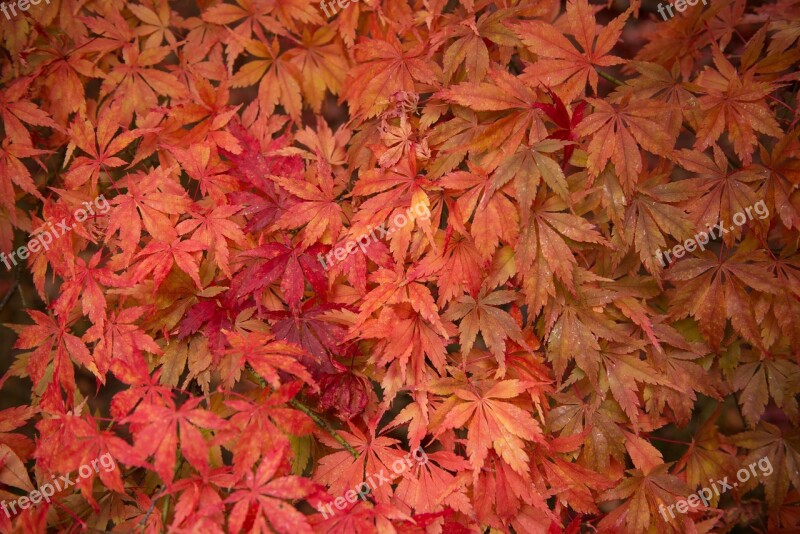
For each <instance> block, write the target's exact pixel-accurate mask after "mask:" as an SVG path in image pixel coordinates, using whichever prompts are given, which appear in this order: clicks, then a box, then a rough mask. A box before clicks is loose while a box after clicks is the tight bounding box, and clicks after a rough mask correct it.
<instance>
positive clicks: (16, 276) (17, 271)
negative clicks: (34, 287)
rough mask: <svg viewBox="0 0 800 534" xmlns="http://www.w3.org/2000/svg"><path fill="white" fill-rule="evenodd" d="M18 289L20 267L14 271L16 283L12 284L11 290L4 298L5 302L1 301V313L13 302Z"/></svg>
mask: <svg viewBox="0 0 800 534" xmlns="http://www.w3.org/2000/svg"><path fill="white" fill-rule="evenodd" d="M17 288H19V267H17V268H16V269H14V282H13V283H12V284H11V289H9V290H8V293H6V295H5V296H4V297H3V300H2V301H0V311H3V308H5V307H6V304H8V301H9V300H11V297H12V296H13V295H14V293H16V291H17Z"/></svg>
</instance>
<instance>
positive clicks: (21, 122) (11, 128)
mask: <svg viewBox="0 0 800 534" xmlns="http://www.w3.org/2000/svg"><path fill="white" fill-rule="evenodd" d="M32 81H33V78H32V77H29V76H25V77H21V78H18V79H17V80H15V81H14V82H13V83H11V84H9V85H8V86H7V87H5V88H4V89H3V90H2V91H0V117H2V119H3V130H4V131H5V133H6V135H7V136H8V139H9V141H11V142H13V143H14V144H16V145H24V146H29V147H32V146H33V141H32V140H31V134H30V132H29V131H28V128H27V127H26V126H25V124H28V125H30V126H45V127H47V128H53V129H56V130H58V129H60V126H59V125H58V123H56V122H55V121H54V120H53V119H51V118H50V116H49V115H48V114H47V113H46V112H45V111H42V110H41V109H40V108H39V107H38V106H37V105H36V104H34V103H33V102H30V101H28V100H26V99H25V98H24V97H25V96H26V93H27V91H28V89H29V88H30V85H31V82H32Z"/></svg>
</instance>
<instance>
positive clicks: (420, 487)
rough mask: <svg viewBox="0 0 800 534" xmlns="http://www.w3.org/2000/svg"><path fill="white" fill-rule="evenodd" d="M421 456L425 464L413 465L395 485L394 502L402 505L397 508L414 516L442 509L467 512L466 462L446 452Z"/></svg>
mask: <svg viewBox="0 0 800 534" xmlns="http://www.w3.org/2000/svg"><path fill="white" fill-rule="evenodd" d="M424 454H425V456H424V459H425V461H424V462H420V461H418V462H416V463H415V465H414V466H412V467H411V469H410V470H409V471H410V473H408V475H409V476H406V477H403V479H402V480H401V481H400V483H399V484H398V485H397V490H396V491H395V502H398V501H399V502H400V503H402V505H399V506H398V507H399V508H400V509H401V510H414V512H416V514H425V513H434V512H438V511H442V510H443V509H450V510H456V511H459V512H462V513H465V514H469V513H471V511H472V506H471V505H470V502H469V499H467V496H466V494H465V493H464V487H465V486H466V484H467V483H468V477H467V476H465V475H466V474H467V473H466V471H467V470H468V469H469V462H467V461H466V460H465V459H464V458H462V457H461V456H458V455H456V454H453V453H452V452H448V451H436V452H432V453H430V454H428V453H424ZM415 458H416V456H415ZM452 473H455V474H452Z"/></svg>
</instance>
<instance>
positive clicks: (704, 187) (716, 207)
mask: <svg viewBox="0 0 800 534" xmlns="http://www.w3.org/2000/svg"><path fill="white" fill-rule="evenodd" d="M676 160H677V162H678V164H679V165H680V166H681V167H683V168H685V169H686V170H689V171H691V172H694V173H696V174H697V178H696V179H693V180H694V181H693V182H690V183H689V184H687V185H690V186H694V187H696V188H697V190H699V191H701V192H702V194H701V195H696V196H695V198H694V199H692V200H690V201H689V202H687V203H686V209H687V211H688V212H689V215H690V217H691V220H692V221H693V222H694V223H695V225H696V226H697V227H699V228H702V227H703V226H706V227H710V228H712V229H713V225H716V224H717V223H718V222H719V223H720V224H721V225H722V227H723V228H720V229H718V230H716V233H717V236H718V237H719V234H722V240H723V242H724V243H725V245H726V246H728V247H730V246H732V245H733V243H734V241H735V239H736V238H737V237H739V236H741V235H742V230H741V229H740V228H739V227H738V226H733V225H732V224H731V222H732V220H733V216H734V215H735V214H736V213H739V212H742V213H744V212H745V209H746V208H750V209H751V210H752V206H753V205H755V204H757V203H758V201H759V197H758V195H757V193H756V192H755V191H753V187H752V186H751V185H750V184H751V183H753V182H758V181H760V180H763V179H764V174H765V173H764V172H758V170H757V169H753V168H746V169H742V170H735V171H733V172H731V170H729V169H728V161H727V160H726V158H725V156H724V154H723V152H722V150H720V149H719V148H716V147H715V148H714V159H713V160H712V159H711V158H709V157H708V156H706V155H705V154H702V153H699V152H696V151H690V150H686V149H684V150H681V151H680V152H679V153H678V154H677V156H676ZM723 229H725V230H728V231H727V232H723V231H722V230H723Z"/></svg>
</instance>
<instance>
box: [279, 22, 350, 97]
mask: <svg viewBox="0 0 800 534" xmlns="http://www.w3.org/2000/svg"><path fill="white" fill-rule="evenodd" d="M302 37H303V38H302V40H300V41H299V42H298V46H297V47H295V48H292V49H291V50H289V51H287V53H286V57H287V58H288V60H289V61H291V62H292V63H294V64H295V65H296V66H297V69H298V72H299V74H300V80H301V83H300V85H301V88H302V90H303V96H304V97H305V98H306V100H307V101H308V104H309V106H310V107H311V109H312V110H313V111H314V112H315V113H319V112H320V110H321V108H322V101H323V98H324V97H325V91H326V90H328V91H330V92H331V93H333V94H334V95H338V94H339V93H340V92H341V90H342V86H343V83H344V79H345V76H346V75H347V61H346V60H345V54H344V51H343V50H342V47H341V44H340V43H339V42H338V41H336V40H334V37H335V33H334V30H333V29H332V28H331V27H329V26H322V27H321V28H319V29H317V30H316V31H314V32H313V33H312V32H311V31H309V30H308V29H305V30H304V31H303V36H302Z"/></svg>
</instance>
